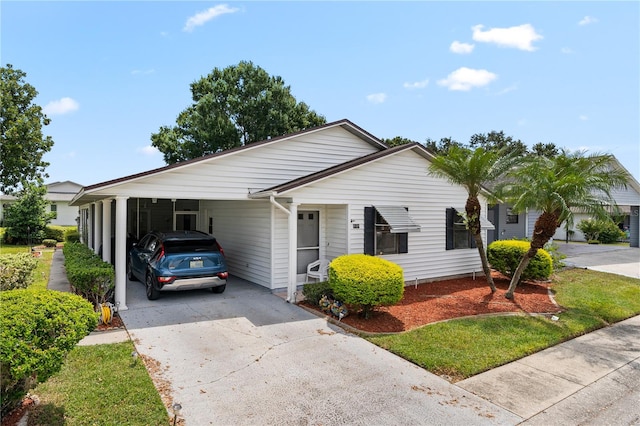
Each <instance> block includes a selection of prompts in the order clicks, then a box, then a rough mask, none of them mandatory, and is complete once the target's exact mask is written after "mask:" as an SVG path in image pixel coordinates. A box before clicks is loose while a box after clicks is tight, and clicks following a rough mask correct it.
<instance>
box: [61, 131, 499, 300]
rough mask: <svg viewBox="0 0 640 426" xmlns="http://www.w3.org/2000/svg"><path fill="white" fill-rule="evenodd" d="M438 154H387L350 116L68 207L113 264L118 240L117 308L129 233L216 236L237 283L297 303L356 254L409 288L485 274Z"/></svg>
mask: <svg viewBox="0 0 640 426" xmlns="http://www.w3.org/2000/svg"><path fill="white" fill-rule="evenodd" d="M431 158H432V156H431V154H430V153H429V152H428V151H427V150H426V149H425V148H424V147H423V146H422V145H419V144H408V145H402V146H398V147H395V148H389V147H387V146H386V145H385V144H383V143H382V142H381V141H380V140H379V139H378V138H376V137H374V136H372V135H371V134H369V133H368V132H366V131H365V130H363V129H361V128H360V127H358V126H356V125H355V124H353V123H351V122H350V121H348V120H341V121H337V122H333V123H329V124H326V125H324V126H320V127H317V128H313V129H308V130H304V131H301V132H298V133H295V134H290V135H285V136H281V137H277V138H272V139H269V140H265V141H261V142H256V143H252V144H249V145H246V146H243V147H240V148H236V149H231V150H228V151H223V152H219V153H216V154H213V155H209V156H205V157H201V158H198V159H194V160H190V161H184V162H181V163H177V164H173V165H169V166H166V167H162V168H159V169H155V170H150V171H147V172H143V173H139V174H136V175H132V176H127V177H123V178H120V179H115V180H111V181H108V182H103V183H99V184H95V185H91V186H87V187H85V188H83V189H82V190H81V191H80V192H79V193H78V194H77V195H76V196H75V198H74V199H73V201H72V203H71V204H72V205H73V206H79V207H80V209H81V215H80V217H81V219H80V227H81V229H80V231H81V236H82V238H83V241H85V242H86V243H87V244H88V245H89V246H90V247H92V248H93V249H94V250H95V251H96V252H98V251H99V248H100V247H101V246H103V250H102V251H101V253H102V256H103V259H105V260H106V261H111V260H112V259H111V253H112V250H111V245H112V244H115V250H113V253H114V254H115V259H113V260H114V263H115V266H116V297H115V300H116V303H117V304H119V306H120V309H126V308H127V307H126V255H127V243H126V241H127V237H128V236H129V237H130V236H133V237H136V238H140V237H141V236H142V235H144V233H146V232H147V231H149V230H151V229H159V230H165V229H175V230H180V229H198V230H201V231H204V232H207V233H210V234H213V235H215V236H216V238H217V239H218V240H219V242H220V243H221V244H222V247H223V248H224V251H225V254H226V257H227V263H228V265H229V272H230V273H231V274H232V275H234V276H237V277H240V278H243V279H245V280H248V281H251V282H253V283H256V284H259V285H262V286H264V287H266V288H269V289H271V290H276V289H282V288H286V289H287V296H288V300H289V301H292V302H295V299H296V292H297V291H298V286H299V285H300V284H302V283H303V282H304V279H305V272H306V267H307V265H308V264H309V263H311V262H313V261H315V260H317V259H319V258H323V259H329V260H330V259H333V258H335V257H337V256H340V255H342V254H347V253H368V254H371V255H379V256H382V257H384V258H385V259H388V260H390V261H392V262H395V263H397V264H399V265H400V266H401V267H402V268H403V270H404V278H405V281H406V282H408V283H412V284H413V283H415V282H427V281H433V280H436V279H441V278H445V277H453V276H460V275H466V274H471V273H474V272H477V271H481V264H480V259H479V256H478V252H477V250H476V249H473V248H472V243H471V241H472V240H471V239H470V238H469V233H468V231H467V230H466V229H465V227H464V224H463V223H462V221H461V219H460V217H459V216H458V215H457V214H456V212H455V210H454V209H455V208H457V207H458V208H459V206H464V205H465V202H466V199H467V192H466V190H465V189H464V188H462V187H459V186H453V185H451V184H450V183H448V182H447V181H446V180H444V179H439V178H435V177H431V176H429V175H428V173H427V168H428V166H429V164H430V163H429V161H430V159H431ZM482 203H483V210H484V213H485V214H486V200H484V199H482ZM485 226H489V227H491V224H490V223H488V222H487V221H485ZM112 241H113V243H112Z"/></svg>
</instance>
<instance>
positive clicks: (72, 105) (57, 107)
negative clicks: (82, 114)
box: [42, 98, 80, 115]
mask: <svg viewBox="0 0 640 426" xmlns="http://www.w3.org/2000/svg"><path fill="white" fill-rule="evenodd" d="M79 107H80V105H79V104H78V102H76V101H75V100H73V99H71V98H62V99H59V100H57V101H51V102H49V103H48V104H47V105H45V107H44V108H42V111H43V112H44V113H45V114H47V115H62V114H67V113H70V112H73V111H76V110H77V109H78V108H79Z"/></svg>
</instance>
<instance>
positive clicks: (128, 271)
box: [127, 261, 138, 281]
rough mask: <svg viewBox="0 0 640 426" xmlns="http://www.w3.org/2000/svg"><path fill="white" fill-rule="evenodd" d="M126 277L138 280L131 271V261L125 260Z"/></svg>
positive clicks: (130, 279)
mask: <svg viewBox="0 0 640 426" xmlns="http://www.w3.org/2000/svg"><path fill="white" fill-rule="evenodd" d="M127 278H129V281H138V279H137V278H136V276H135V275H133V271H132V270H131V261H129V262H127Z"/></svg>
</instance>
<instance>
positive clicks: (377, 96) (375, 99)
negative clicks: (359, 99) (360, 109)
mask: <svg viewBox="0 0 640 426" xmlns="http://www.w3.org/2000/svg"><path fill="white" fill-rule="evenodd" d="M367 100H368V101H369V102H371V103H372V104H381V103H383V102H384V101H386V100H387V94H386V93H372V94H370V95H367Z"/></svg>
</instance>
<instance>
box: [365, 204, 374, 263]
mask: <svg viewBox="0 0 640 426" xmlns="http://www.w3.org/2000/svg"><path fill="white" fill-rule="evenodd" d="M375 238H376V209H375V208H373V207H365V208H364V254H368V255H370V256H374V255H375V252H374V251H375Z"/></svg>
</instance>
